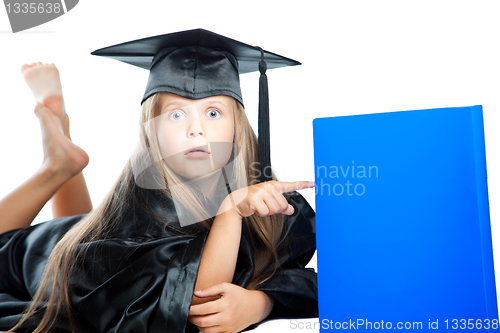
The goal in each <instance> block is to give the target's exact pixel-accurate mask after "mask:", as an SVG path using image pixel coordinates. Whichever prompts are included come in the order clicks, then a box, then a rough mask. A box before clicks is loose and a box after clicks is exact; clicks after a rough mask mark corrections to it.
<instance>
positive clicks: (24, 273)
mask: <svg viewBox="0 0 500 333" xmlns="http://www.w3.org/2000/svg"><path fill="white" fill-rule="evenodd" d="M146 193H147V197H146V198H145V199H146V200H147V201H148V202H149V204H150V207H151V211H150V212H149V213H148V214H146V213H140V212H138V211H127V212H125V214H123V215H122V216H124V218H123V219H122V220H121V221H119V222H118V228H117V229H116V232H115V233H114V234H113V237H111V238H108V239H105V240H101V241H96V242H92V243H90V244H87V245H89V247H88V252H87V254H86V256H85V260H84V261H83V263H82V265H81V266H80V268H79V270H78V272H77V274H76V275H75V276H74V277H73V278H72V280H71V283H70V293H71V299H72V303H73V308H74V310H75V311H76V312H77V322H78V332H110V333H111V332H198V330H197V329H196V327H195V326H194V325H192V324H191V323H189V322H187V315H188V312H189V307H190V305H191V300H192V295H193V292H194V287H195V283H196V277H197V271H198V267H199V263H200V259H201V254H202V251H203V246H204V243H205V241H206V237H207V234H208V232H207V231H202V232H199V233H197V234H196V235H183V234H180V233H178V232H176V229H175V228H169V227H167V228H166V227H165V224H164V223H162V222H161V221H160V220H164V222H165V220H168V222H169V223H171V224H173V225H176V224H177V223H178V221H176V219H177V216H176V214H175V210H174V209H173V203H172V202H171V200H169V199H168V198H167V197H166V196H163V195H159V193H161V192H160V191H155V190H147V191H146ZM287 196H288V197H289V202H290V203H291V204H292V205H293V206H294V207H295V208H296V213H295V214H294V215H293V216H291V217H290V218H288V226H289V227H288V228H287V236H286V238H284V240H283V241H282V243H280V245H279V246H278V250H279V252H280V256H279V259H280V263H281V265H282V267H281V269H280V270H279V271H278V272H277V273H276V274H275V275H274V276H273V277H272V278H271V279H269V280H268V281H266V282H265V283H264V284H263V285H262V287H261V288H259V289H260V290H262V291H264V292H266V293H268V294H269V295H272V296H273V297H274V298H275V300H276V301H275V306H274V308H273V311H272V312H271V314H270V316H269V319H272V318H294V317H317V316H318V303H317V284H316V273H315V272H314V271H313V270H310V269H304V266H305V265H306V264H307V263H308V262H309V260H310V259H311V257H312V255H313V254H314V251H315V236H314V211H313V210H312V208H311V207H310V206H309V204H308V203H307V202H306V201H305V200H304V198H303V197H302V196H301V195H300V194H298V193H296V192H292V193H289V194H287ZM84 216H85V215H78V216H72V217H64V218H58V219H54V220H51V221H48V222H45V223H42V224H38V225H35V226H31V227H28V228H25V229H19V230H13V231H9V232H6V233H3V234H0V267H1V270H0V330H7V329H9V328H11V327H12V326H13V325H14V324H15V323H17V321H19V320H20V319H21V316H22V315H21V312H22V311H23V309H24V308H25V307H26V306H27V305H28V304H29V302H30V300H31V297H32V296H33V295H34V293H35V291H36V287H37V284H38V283H39V281H40V278H41V275H42V273H43V269H44V267H45V264H46V261H47V258H48V256H49V254H50V252H51V251H52V249H53V247H54V245H55V244H56V243H57V241H58V240H59V239H60V238H61V237H62V236H63V235H64V234H65V233H66V232H67V231H68V230H69V229H70V228H71V227H72V226H73V225H75V224H76V223H78V222H79V221H80V220H81V219H82V218H83V217H84ZM190 227H191V226H190ZM193 228H194V227H193ZM242 230H243V231H242V238H241V243H240V249H239V254H238V261H237V265H236V269H235V275H234V280H233V283H235V284H237V285H240V286H242V287H245V286H246V285H247V284H248V282H249V280H250V277H251V274H252V272H253V255H252V253H253V251H252V247H251V246H250V240H249V236H248V230H247V228H246V227H245V228H243V229H242ZM35 324H36V320H35V321H33V322H31V323H28V324H26V325H24V326H23V327H22V328H21V329H19V330H18V331H31V330H32V329H33V327H34V325H35ZM69 331H70V328H69V324H68V322H67V319H66V318H65V317H64V316H61V318H59V319H58V321H57V325H56V327H55V328H54V332H69Z"/></svg>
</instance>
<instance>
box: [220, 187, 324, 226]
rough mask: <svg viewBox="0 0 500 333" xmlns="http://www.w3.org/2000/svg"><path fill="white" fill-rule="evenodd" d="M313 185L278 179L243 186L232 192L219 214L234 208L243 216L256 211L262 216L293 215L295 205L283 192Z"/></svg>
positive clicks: (223, 203)
mask: <svg viewBox="0 0 500 333" xmlns="http://www.w3.org/2000/svg"><path fill="white" fill-rule="evenodd" d="M311 187H314V182H308V181H298V182H278V181H276V180H270V181H267V182H264V183H259V184H256V185H252V186H248V187H243V188H240V189H238V190H236V191H234V192H232V193H230V194H229V195H228V196H227V197H226V198H225V199H224V201H223V202H222V204H221V206H220V207H219V212H218V214H221V213H224V212H226V211H228V210H231V209H232V210H234V211H235V212H236V213H237V214H238V215H239V216H240V217H242V218H243V217H248V216H250V215H252V214H254V213H257V215H259V216H261V217H264V216H268V215H274V214H278V213H281V214H285V215H292V214H293V212H294V209H293V206H292V205H290V204H289V203H288V201H286V199H285V197H284V196H283V194H282V193H283V192H292V191H296V190H301V189H304V188H311Z"/></svg>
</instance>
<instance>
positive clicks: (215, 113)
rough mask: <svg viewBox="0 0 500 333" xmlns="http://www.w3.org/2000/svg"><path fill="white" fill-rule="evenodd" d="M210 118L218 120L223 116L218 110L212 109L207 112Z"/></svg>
mask: <svg viewBox="0 0 500 333" xmlns="http://www.w3.org/2000/svg"><path fill="white" fill-rule="evenodd" d="M207 114H208V116H209V117H210V118H212V119H216V118H218V117H219V116H220V115H221V112H220V111H219V110H217V109H210V110H208V112H207Z"/></svg>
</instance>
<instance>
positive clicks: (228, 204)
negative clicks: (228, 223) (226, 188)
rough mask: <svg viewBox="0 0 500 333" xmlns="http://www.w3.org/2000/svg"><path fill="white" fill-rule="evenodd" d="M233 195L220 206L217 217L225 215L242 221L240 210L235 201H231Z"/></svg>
mask: <svg viewBox="0 0 500 333" xmlns="http://www.w3.org/2000/svg"><path fill="white" fill-rule="evenodd" d="M231 199H232V198H231V194H229V195H228V196H227V197H226V198H225V199H224V200H223V201H222V203H221V205H220V206H219V209H218V211H217V216H220V215H222V214H224V215H225V216H226V215H227V216H230V218H232V219H236V220H239V221H241V220H242V219H243V217H242V216H241V215H240V214H239V212H238V210H237V209H236V206H235V205H234V204H233V201H232V200H231Z"/></svg>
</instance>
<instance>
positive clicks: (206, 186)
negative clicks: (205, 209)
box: [188, 169, 221, 201]
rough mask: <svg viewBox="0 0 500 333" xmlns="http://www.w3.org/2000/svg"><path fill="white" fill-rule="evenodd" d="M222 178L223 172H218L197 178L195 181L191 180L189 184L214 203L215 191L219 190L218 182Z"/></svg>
mask: <svg viewBox="0 0 500 333" xmlns="http://www.w3.org/2000/svg"><path fill="white" fill-rule="evenodd" d="M220 176H221V170H220V169H219V170H216V171H214V172H212V173H209V174H208V175H205V176H202V177H199V178H195V179H189V180H188V182H189V184H190V185H192V186H196V188H197V189H198V190H199V191H200V192H201V193H203V195H204V196H205V197H207V198H208V199H210V200H212V201H214V197H215V194H216V193H215V189H216V188H217V186H216V185H217V182H218V180H219V178H220Z"/></svg>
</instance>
